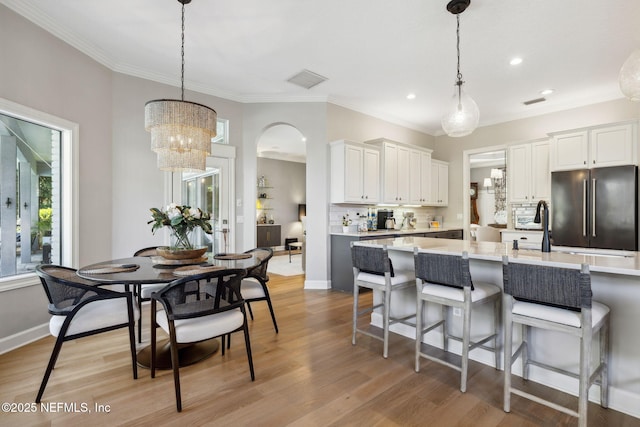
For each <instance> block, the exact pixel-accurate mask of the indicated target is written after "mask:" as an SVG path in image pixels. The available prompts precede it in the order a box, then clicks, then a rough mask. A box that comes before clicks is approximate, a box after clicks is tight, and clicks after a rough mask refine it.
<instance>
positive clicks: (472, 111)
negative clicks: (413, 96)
mask: <svg viewBox="0 0 640 427" xmlns="http://www.w3.org/2000/svg"><path fill="white" fill-rule="evenodd" d="M470 3H471V0H452V1H450V2H449V3H448V4H447V10H448V11H449V12H451V13H453V14H454V15H456V21H457V27H456V39H457V43H456V48H457V51H458V74H457V79H456V83H455V86H456V88H455V91H454V93H453V97H452V98H451V104H450V109H449V111H448V112H447V113H446V114H445V115H444V116H442V120H441V123H442V129H443V130H444V131H445V133H446V134H447V135H449V136H453V137H461V136H466V135H469V134H470V133H471V132H473V131H474V130H475V128H476V127H478V121H479V120H480V111H479V110H478V105H477V104H476V102H475V101H474V100H473V99H472V98H471V97H470V96H469V95H467V94H466V92H465V91H464V89H463V88H462V86H463V85H464V81H463V80H462V73H460V14H461V13H462V12H464V11H465V9H466V8H467V7H468V6H469V4H470Z"/></svg>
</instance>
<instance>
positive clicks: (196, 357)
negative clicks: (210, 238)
mask: <svg viewBox="0 0 640 427" xmlns="http://www.w3.org/2000/svg"><path fill="white" fill-rule="evenodd" d="M267 255H268V251H253V252H251V253H247V254H217V255H215V256H211V255H209V256H208V257H207V259H206V261H204V260H203V262H201V263H198V264H196V265H199V266H203V267H206V266H214V265H215V266H221V267H226V268H229V269H236V268H240V269H245V270H250V269H252V268H254V267H257V266H258V265H259V264H260V263H261V262H262V260H263V259H264V258H265V257H266V256H267ZM185 266H186V265H185V263H183V262H179V261H171V260H165V259H162V257H159V256H153V257H130V258H120V259H114V260H109V261H103V262H98V263H95V264H91V265H87V266H84V267H82V268H80V269H79V270H78V271H77V275H78V276H79V277H82V278H83V279H87V280H91V281H95V282H96V283H101V284H122V285H125V289H126V290H127V291H128V292H131V291H132V288H135V293H136V295H137V296H138V298H140V291H141V289H142V285H152V284H163V283H167V284H168V283H169V282H171V281H173V280H175V279H179V278H182V277H184V276H183V275H180V276H179V275H177V274H174V271H176V270H177V269H178V268H181V267H185ZM140 315H141V316H142V313H141V314H140ZM152 327H153V325H152ZM219 347H220V344H219V343H218V340H217V339H210V340H206V341H202V342H199V343H193V344H180V346H179V348H178V357H179V359H180V362H179V364H180V366H181V367H182V366H188V365H191V364H194V363H197V362H199V361H201V360H204V359H206V358H208V357H210V356H212V355H213V354H214V353H216V352H217V351H218V349H219ZM137 359H138V365H140V366H142V367H144V368H149V367H150V366H151V363H150V362H151V346H150V345H149V346H146V347H144V348H142V349H141V350H140V351H139V352H138V355H137ZM156 367H157V369H172V366H171V343H170V342H169V339H168V338H167V339H166V340H163V341H162V342H160V341H159V342H158V346H157V350H156Z"/></svg>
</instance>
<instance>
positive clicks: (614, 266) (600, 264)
mask: <svg viewBox="0 0 640 427" xmlns="http://www.w3.org/2000/svg"><path fill="white" fill-rule="evenodd" d="M356 244H358V245H376V244H378V245H387V248H388V250H390V251H392V250H398V251H409V252H411V251H413V248H414V247H417V248H419V249H423V250H429V251H435V252H444V253H451V254H462V252H464V251H466V252H468V253H469V258H470V259H478V260H487V261H497V262H502V257H503V256H504V255H506V256H508V257H509V258H512V259H519V260H524V261H526V262H528V263H530V264H541V265H550V266H556V267H575V266H576V265H580V264H583V263H586V264H588V265H589V270H590V271H592V272H599V273H611V274H622V275H627V276H640V252H630V251H610V250H606V249H590V248H569V247H561V246H552V247H551V250H552V252H547V253H544V252H541V251H540V247H539V245H537V244H536V245H526V246H525V245H520V249H518V250H514V249H512V243H496V242H473V241H469V240H452V239H433V238H429V237H411V236H407V237H398V238H395V239H393V238H390V239H377V240H365V241H360V242H357V243H356ZM572 251H576V252H582V253H570V252H572ZM596 254H598V255H596ZM620 255H625V256H620Z"/></svg>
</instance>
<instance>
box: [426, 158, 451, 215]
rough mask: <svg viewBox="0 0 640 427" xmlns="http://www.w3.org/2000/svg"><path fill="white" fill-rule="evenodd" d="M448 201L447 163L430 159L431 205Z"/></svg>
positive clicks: (445, 203) (443, 204)
mask: <svg viewBox="0 0 640 427" xmlns="http://www.w3.org/2000/svg"><path fill="white" fill-rule="evenodd" d="M448 203H449V163H446V162H442V161H440V160H431V202H430V203H429V205H431V206H446V205H447V204H448Z"/></svg>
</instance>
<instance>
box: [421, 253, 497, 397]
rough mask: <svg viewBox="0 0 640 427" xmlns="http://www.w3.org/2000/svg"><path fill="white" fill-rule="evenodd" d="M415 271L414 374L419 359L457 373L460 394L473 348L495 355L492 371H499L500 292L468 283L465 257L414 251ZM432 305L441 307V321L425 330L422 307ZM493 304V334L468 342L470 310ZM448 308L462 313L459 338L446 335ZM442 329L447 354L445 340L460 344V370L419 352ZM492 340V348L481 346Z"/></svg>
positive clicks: (468, 273)
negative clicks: (426, 338) (429, 335)
mask: <svg viewBox="0 0 640 427" xmlns="http://www.w3.org/2000/svg"><path fill="white" fill-rule="evenodd" d="M414 262H415V269H416V291H417V295H416V296H417V298H416V302H417V307H416V352H415V357H416V360H415V362H416V372H420V357H424V358H425V359H429V360H431V361H434V362H437V363H440V364H442V365H445V366H448V367H450V368H453V369H455V370H456V371H459V372H460V391H462V392H463V393H464V392H465V391H466V390H467V371H468V368H469V352H470V351H471V350H473V349H475V348H477V347H480V348H483V349H485V350H488V351H491V352H493V353H494V355H495V367H496V369H498V368H499V359H500V351H499V330H500V288H499V287H498V286H496V285H493V284H491V283H485V282H472V281H471V273H470V272H469V254H468V253H467V252H463V253H462V256H458V255H450V254H444V253H433V252H422V251H420V250H419V249H418V248H414ZM425 301H426V302H432V303H436V304H440V305H441V306H442V319H441V320H438V321H436V322H434V323H432V324H431V325H429V326H427V327H425V326H424V322H423V317H424V316H423V314H424V313H423V307H424V303H425ZM487 303H493V307H494V321H493V323H494V324H493V329H494V330H493V334H491V335H489V336H486V337H484V338H481V339H479V340H478V341H476V342H472V341H471V311H472V309H473V308H475V307H477V306H480V305H483V304H487ZM450 308H459V309H461V311H462V319H463V322H462V337H456V336H452V335H450V334H449V331H448V329H447V317H448V316H447V315H448V312H449V309H450ZM439 326H442V345H443V348H444V350H445V351H448V340H449V339H454V340H457V341H461V342H462V361H461V364H460V366H457V365H454V364H452V363H450V362H447V361H445V360H443V359H440V358H438V357H435V356H432V355H429V354H426V353H423V352H422V349H421V346H422V339H423V337H424V335H425V334H426V333H428V332H430V331H432V330H434V329H435V328H437V327H439ZM491 340H493V347H489V346H486V345H485V343H487V342H489V341H491Z"/></svg>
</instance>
